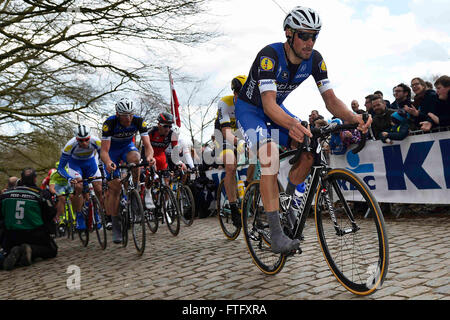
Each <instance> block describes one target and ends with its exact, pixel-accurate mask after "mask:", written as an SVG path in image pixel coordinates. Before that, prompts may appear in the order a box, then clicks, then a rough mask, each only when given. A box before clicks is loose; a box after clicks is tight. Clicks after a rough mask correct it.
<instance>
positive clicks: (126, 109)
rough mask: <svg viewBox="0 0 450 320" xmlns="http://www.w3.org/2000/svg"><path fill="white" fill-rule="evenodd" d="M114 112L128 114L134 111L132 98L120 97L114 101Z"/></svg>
mask: <svg viewBox="0 0 450 320" xmlns="http://www.w3.org/2000/svg"><path fill="white" fill-rule="evenodd" d="M116 112H117V113H118V114H130V113H134V104H133V100H129V99H127V98H122V99H120V100H119V101H117V102H116Z"/></svg>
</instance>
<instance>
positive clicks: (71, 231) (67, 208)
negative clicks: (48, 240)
mask: <svg viewBox="0 0 450 320" xmlns="http://www.w3.org/2000/svg"><path fill="white" fill-rule="evenodd" d="M64 214H66V215H67V217H66V218H67V219H66V221H67V228H66V232H67V238H68V239H71V240H74V235H75V223H74V218H73V211H72V204H71V203H70V200H69V199H67V200H66V203H65V205H64Z"/></svg>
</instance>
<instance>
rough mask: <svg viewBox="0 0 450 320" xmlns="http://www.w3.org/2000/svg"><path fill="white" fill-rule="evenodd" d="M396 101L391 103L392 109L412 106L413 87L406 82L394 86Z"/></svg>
mask: <svg viewBox="0 0 450 320" xmlns="http://www.w3.org/2000/svg"><path fill="white" fill-rule="evenodd" d="M393 94H394V97H395V101H394V102H392V103H391V109H394V110H396V109H403V107H404V106H408V107H411V104H412V102H411V88H410V87H408V86H407V85H406V84H404V83H400V84H399V85H398V86H396V87H394V91H393Z"/></svg>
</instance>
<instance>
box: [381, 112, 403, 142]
mask: <svg viewBox="0 0 450 320" xmlns="http://www.w3.org/2000/svg"><path fill="white" fill-rule="evenodd" d="M391 125H392V126H391V128H390V129H388V130H386V131H383V132H381V133H380V136H379V139H381V141H383V142H385V143H392V140H403V139H405V138H406V137H407V136H408V134H409V124H408V115H407V113H406V111H405V110H403V109H400V110H398V111H396V112H394V113H393V114H391Z"/></svg>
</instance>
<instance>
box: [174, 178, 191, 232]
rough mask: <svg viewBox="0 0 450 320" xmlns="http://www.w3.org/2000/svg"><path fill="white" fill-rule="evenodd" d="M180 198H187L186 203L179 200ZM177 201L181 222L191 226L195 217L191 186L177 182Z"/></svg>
mask: <svg viewBox="0 0 450 320" xmlns="http://www.w3.org/2000/svg"><path fill="white" fill-rule="evenodd" d="M182 198H184V199H187V202H189V203H188V205H186V202H185V201H183V202H182V201H181V200H182ZM177 203H178V207H179V208H180V216H181V220H182V221H183V223H184V224H185V225H187V226H192V224H193V223H194V218H195V201H194V195H193V194H192V191H191V188H189V186H186V185H184V184H182V183H179V184H178V189H177Z"/></svg>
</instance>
